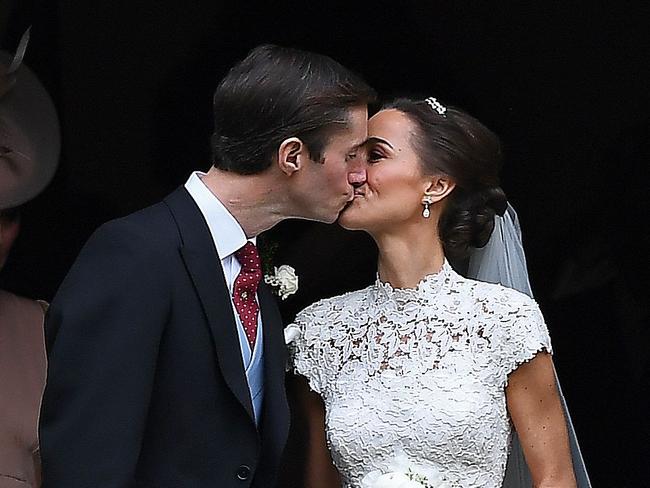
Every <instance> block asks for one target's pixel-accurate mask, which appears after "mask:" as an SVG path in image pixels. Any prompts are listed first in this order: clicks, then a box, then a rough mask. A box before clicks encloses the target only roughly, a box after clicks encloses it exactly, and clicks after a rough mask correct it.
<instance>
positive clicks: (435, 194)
mask: <svg viewBox="0 0 650 488" xmlns="http://www.w3.org/2000/svg"><path fill="white" fill-rule="evenodd" d="M454 188H456V182H455V181H454V180H452V179H451V178H450V177H449V176H447V175H437V176H432V177H430V178H429V179H428V181H427V187H426V189H425V190H424V196H425V197H426V198H427V200H428V201H429V202H430V203H435V202H439V201H441V200H443V199H444V198H445V197H446V196H447V195H449V194H450V193H451V192H452V191H453V189H454Z"/></svg>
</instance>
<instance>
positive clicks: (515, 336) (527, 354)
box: [500, 295, 553, 386]
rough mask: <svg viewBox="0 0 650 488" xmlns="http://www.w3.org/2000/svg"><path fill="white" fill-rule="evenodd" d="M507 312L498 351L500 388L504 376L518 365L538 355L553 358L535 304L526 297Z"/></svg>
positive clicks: (546, 334)
mask: <svg viewBox="0 0 650 488" xmlns="http://www.w3.org/2000/svg"><path fill="white" fill-rule="evenodd" d="M521 297H522V300H521V301H520V302H519V301H518V302H519V303H518V304H517V305H516V306H515V307H514V309H513V310H511V311H510V312H509V314H508V315H509V316H510V317H511V319H510V320H509V321H508V322H506V323H505V324H504V325H505V330H504V332H505V335H504V340H503V342H502V345H503V347H502V349H501V358H500V359H501V361H500V364H501V378H502V383H503V385H504V386H507V384H508V376H509V375H510V373H512V372H513V371H514V370H516V369H517V368H518V367H519V366H520V365H521V364H523V363H525V362H528V361H530V360H531V359H533V358H534V357H535V356H536V355H537V354H538V353H539V352H542V351H546V352H548V353H549V354H553V349H552V346H551V338H550V336H549V333H548V328H547V327H546V322H545V321H544V317H543V316H542V312H541V310H540V309H539V306H538V305H537V303H536V302H535V301H534V300H533V299H532V298H529V297H527V296H524V295H521Z"/></svg>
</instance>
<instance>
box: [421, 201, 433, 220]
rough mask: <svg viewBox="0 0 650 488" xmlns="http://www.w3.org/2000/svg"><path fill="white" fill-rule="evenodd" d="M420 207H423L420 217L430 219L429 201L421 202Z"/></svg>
mask: <svg viewBox="0 0 650 488" xmlns="http://www.w3.org/2000/svg"><path fill="white" fill-rule="evenodd" d="M422 205H424V210H422V217H424V218H425V219H428V218H429V217H431V210H430V207H431V202H430V201H429V200H424V201H423V202H422Z"/></svg>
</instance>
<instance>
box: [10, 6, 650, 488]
mask: <svg viewBox="0 0 650 488" xmlns="http://www.w3.org/2000/svg"><path fill="white" fill-rule="evenodd" d="M524 3H528V2H521V3H515V2H497V1H493V2H488V1H478V0H477V1H456V2H435V1H418V2H415V1H414V2H407V1H403V2H374V3H373V4H372V5H369V4H365V3H364V4H362V3H353V2H347V3H343V4H341V5H340V6H339V5H337V4H336V3H330V2H327V3H325V4H321V3H320V2H243V1H242V2H239V3H235V2H228V3H225V2H217V1H214V0H212V1H208V0H195V1H192V2H172V1H164V0H138V1H132V2H121V1H115V0H112V1H109V0H92V1H81V0H78V1H65V0H59V1H57V0H51V1H48V2H38V1H36V0H0V7H1V8H0V46H1V47H2V48H4V49H5V50H9V51H12V52H13V50H14V49H15V47H16V45H17V43H18V39H19V38H20V35H21V34H22V32H23V31H24V30H25V29H26V27H27V26H28V25H30V24H32V25H33V28H32V41H31V44H30V46H29V49H28V54H27V57H26V64H27V65H28V66H30V67H31V68H32V69H33V70H34V71H35V72H36V73H37V74H38V76H39V77H40V78H41V80H42V81H43V83H44V84H45V85H46V87H47V88H48V90H49V91H50V93H51V95H52V97H53V99H54V101H55V104H56V105H57V108H58V110H59V115H60V119H61V126H62V134H63V152H62V156H61V163H60V168H59V171H58V173H57V175H56V177H55V179H54V181H53V182H52V184H51V185H50V186H49V188H48V189H47V190H46V191H45V192H44V193H42V194H41V195H40V196H39V197H38V198H36V199H35V200H33V201H32V202H30V203H28V204H27V205H25V206H24V208H23V212H22V214H23V229H22V234H21V236H20V237H19V239H18V241H17V243H16V246H15V248H14V252H13V254H12V256H11V257H10V260H9V262H8V263H7V266H6V267H5V269H4V270H3V271H2V274H1V275H0V285H1V286H2V287H3V288H7V289H10V290H13V291H14V292H17V293H20V294H23V295H26V296H30V297H34V298H44V299H47V300H50V299H51V298H52V296H53V295H54V293H55V291H56V288H57V286H58V285H59V283H60V282H61V280H62V279H63V277H64V276H65V273H66V271H67V269H68V268H69V266H70V265H71V263H72V261H73V260H74V258H75V256H76V255H77V253H78V252H79V250H80V248H81V246H82V245H83V243H84V242H85V240H86V239H87V238H88V236H89V235H90V233H91V232H92V231H93V230H94V229H95V228H96V227H97V226H98V225H100V224H101V223H102V222H104V221H106V220H108V219H111V218H114V217H116V216H121V215H124V214H127V213H129V212H131V211H134V210H136V209H139V208H141V207H143V206H146V205H148V204H151V203H153V202H155V201H157V200H159V199H161V198H162V197H163V196H164V195H166V194H167V193H168V192H170V191H171V190H172V189H174V188H175V187H176V186H178V185H179V184H181V183H183V182H184V181H185V179H186V178H187V176H188V174H189V172H190V171H192V170H194V169H203V170H205V169H207V167H208V166H209V147H208V142H209V135H210V131H211V106H210V105H211V94H212V91H213V90H214V88H215V86H216V83H217V81H218V79H219V78H221V77H222V76H223V75H224V74H225V72H226V70H227V69H228V68H229V67H230V66H231V65H232V64H233V63H234V62H236V61H237V60H239V59H241V58H242V57H243V56H245V54H246V53H247V51H248V50H249V49H250V48H252V47H254V46H256V45H257V44H260V43H263V42H273V43H277V44H282V45H289V46H294V47H300V48H304V49H308V50H313V51H317V52H321V53H324V54H328V55H330V56H332V57H334V58H336V59H337V60H339V61H340V62H342V63H343V64H345V65H346V66H348V67H351V68H353V69H354V70H356V71H358V72H360V73H361V74H362V75H363V76H364V77H365V78H366V80H367V81H368V82H370V83H371V84H372V85H373V86H375V87H376V88H377V89H378V90H379V92H380V93H381V94H382V95H383V96H385V97H390V96H392V95H395V94H399V93H408V92H415V93H418V94H425V95H427V96H428V95H433V96H436V97H438V98H439V99H441V100H442V101H443V102H444V103H447V104H455V105H458V106H460V107H463V108H465V109H466V110H468V111H469V112H470V113H472V114H474V115H475V116H477V117H478V118H479V119H480V120H482V121H483V122H484V123H485V124H486V125H488V126H489V127H491V128H492V129H493V130H494V131H496V132H497V133H498V134H499V135H500V136H501V137H502V140H503V143H504V146H505V150H506V156H507V159H506V166H505V168H504V171H503V187H504V189H505V190H506V192H507V194H508V195H509V197H510V200H511V201H512V202H513V204H514V206H515V207H516V208H517V210H518V212H519V216H520V220H521V222H522V226H523V230H524V238H525V245H526V249H527V253H528V259H529V268H530V273H531V280H532V282H533V289H534V291H535V294H536V298H537V300H538V301H539V302H540V305H541V307H542V310H543V311H544V313H545V316H546V318H547V321H548V324H549V329H550V331H551V335H552V338H553V341H554V348H555V362H556V366H557V369H558V374H559V376H560V378H561V381H562V386H563V389H564V392H565V395H566V398H567V401H568V404H569V408H570V410H571V412H572V416H573V421H574V424H575V427H576V430H577V433H578V437H579V440H580V443H581V446H582V449H583V454H584V456H585V460H586V463H587V467H588V469H589V471H590V474H591V477H592V482H593V484H594V486H614V487H628V486H629V487H632V486H634V487H638V486H649V485H650V481H648V480H649V479H650V478H649V475H650V470H649V469H648V468H647V466H648V462H647V460H646V459H645V457H646V456H645V454H646V453H648V452H649V449H648V445H649V441H650V435H649V434H650V431H649V429H648V421H647V414H648V407H649V405H648V401H647V400H646V399H645V398H646V396H647V394H648V380H647V376H648V357H649V356H650V354H648V338H649V337H648V335H649V334H648V327H647V326H648V325H649V320H648V315H649V310H648V309H649V305H648V299H647V296H646V295H647V289H648V285H649V284H650V280H649V279H648V274H649V269H648V268H649V262H650V259H649V258H648V252H649V251H650V245H649V244H650V242H649V238H648V231H647V227H648V220H647V219H648V217H647V214H648V213H647V209H648V203H649V202H648V179H647V176H646V174H647V171H646V166H647V165H648V162H649V161H650V147H649V143H648V141H649V136H650V115H649V112H648V109H649V108H650V94H649V89H648V88H649V86H650V84H649V82H650V76H649V74H650V73H649V72H650V44H649V43H648V34H647V32H646V31H647V30H648V26H649V25H650V22H649V19H650V17H649V16H648V15H647V12H645V11H643V9H642V8H641V7H639V6H637V5H636V4H633V3H632V2H626V1H618V2H588V1H583V2H571V1H565V2H561V3H560V2H542V3H540V4H539V5H532V2H530V4H529V5H524ZM267 242H270V243H277V244H279V249H278V251H277V253H276V256H275V260H276V263H277V264H282V263H287V264H292V265H293V266H294V267H295V268H296V269H297V272H298V274H299V275H300V279H301V288H300V291H299V293H298V294H297V295H295V296H293V297H291V298H289V299H288V300H287V301H286V302H284V303H283V304H282V307H283V312H284V314H285V315H286V316H287V318H290V317H291V316H292V314H293V313H295V312H296V311H297V310H298V309H300V308H301V307H303V306H305V305H307V304H308V303H310V302H312V301H313V300H315V299H317V298H320V297H323V296H330V295H333V294H337V293H340V292H342V291H345V290H351V289H355V288H358V287H360V286H365V285H366V284H368V283H369V282H370V281H372V280H373V279H374V265H375V263H374V260H375V251H374V246H373V245H372V243H371V242H370V240H369V239H368V238H367V237H365V236H364V235H363V234H359V233H348V232H344V231H342V230H341V229H339V228H338V227H336V226H325V225H320V224H312V223H305V222H288V223H283V224H281V225H279V226H278V227H276V228H275V229H273V230H272V231H270V232H269V233H268V235H267ZM97 279H98V280H101V279H102V277H101V276H98V277H97ZM143 306H146V305H145V304H143Z"/></svg>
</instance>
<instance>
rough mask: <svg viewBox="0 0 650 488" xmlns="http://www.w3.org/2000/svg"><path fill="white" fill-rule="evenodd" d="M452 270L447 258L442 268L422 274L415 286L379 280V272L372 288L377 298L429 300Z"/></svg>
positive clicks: (445, 281) (448, 278) (447, 279)
mask: <svg viewBox="0 0 650 488" xmlns="http://www.w3.org/2000/svg"><path fill="white" fill-rule="evenodd" d="M453 274H454V270H453V268H452V267H451V265H450V264H449V261H447V259H445V260H444V262H443V263H442V268H440V270H439V271H438V272H437V273H431V274H428V275H426V276H424V277H423V278H422V279H421V280H420V282H419V283H418V284H417V285H416V286H415V288H398V287H393V285H391V284H390V283H389V282H387V281H386V282H384V281H381V279H380V278H379V273H377V277H376V279H375V284H374V290H375V293H376V296H377V298H383V299H387V300H396V301H409V300H418V301H429V300H431V299H433V298H434V296H435V294H436V293H437V292H439V291H440V290H441V289H442V287H443V286H444V285H445V283H448V282H449V280H450V278H451V277H452V276H453Z"/></svg>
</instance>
